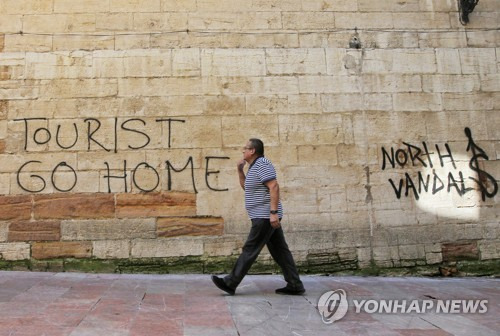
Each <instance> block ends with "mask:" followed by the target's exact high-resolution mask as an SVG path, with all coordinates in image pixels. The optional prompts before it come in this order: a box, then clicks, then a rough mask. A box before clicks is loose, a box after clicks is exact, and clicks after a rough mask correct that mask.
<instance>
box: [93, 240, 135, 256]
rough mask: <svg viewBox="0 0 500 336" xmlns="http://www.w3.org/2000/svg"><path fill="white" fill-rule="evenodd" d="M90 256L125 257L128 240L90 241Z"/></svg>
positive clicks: (128, 253)
mask: <svg viewBox="0 0 500 336" xmlns="http://www.w3.org/2000/svg"><path fill="white" fill-rule="evenodd" d="M92 246H93V247H92V256H93V257H95V258H98V259H127V258H129V257H130V240H99V241H94V242H92Z"/></svg>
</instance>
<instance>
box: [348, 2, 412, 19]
mask: <svg viewBox="0 0 500 336" xmlns="http://www.w3.org/2000/svg"><path fill="white" fill-rule="evenodd" d="M420 1H421V0H405V1H400V0H385V1H376V0H375V1H374V0H358V9H359V11H361V12H418V11H419V9H420V4H419V2H420ZM398 15H399V14H398Z"/></svg>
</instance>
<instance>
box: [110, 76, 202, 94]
mask: <svg viewBox="0 0 500 336" xmlns="http://www.w3.org/2000/svg"><path fill="white" fill-rule="evenodd" d="M118 88H119V90H118V96H120V97H136V96H138V95H140V96H143V97H161V96H178V95H190V94H192V95H199V94H201V93H202V82H201V80H200V79H199V78H189V77H186V78H183V77H179V78H120V79H119V80H118Z"/></svg>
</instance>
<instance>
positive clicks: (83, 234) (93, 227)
mask: <svg viewBox="0 0 500 336" xmlns="http://www.w3.org/2000/svg"><path fill="white" fill-rule="evenodd" d="M134 238H156V223H155V220H154V219H153V218H144V219H123V220H119V219H111V220H71V221H62V223H61V240H117V239H134Z"/></svg>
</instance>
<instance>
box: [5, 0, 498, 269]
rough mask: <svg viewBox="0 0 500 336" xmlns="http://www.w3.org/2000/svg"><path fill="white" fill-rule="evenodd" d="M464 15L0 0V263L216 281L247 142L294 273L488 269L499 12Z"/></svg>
mask: <svg viewBox="0 0 500 336" xmlns="http://www.w3.org/2000/svg"><path fill="white" fill-rule="evenodd" d="M470 20H471V21H470V23H469V24H468V25H467V26H465V27H464V26H462V25H461V23H460V21H459V15H458V8H457V1H455V0H397V1H395V0H357V1H356V0H265V1H264V0H253V1H249V0H219V1H212V0H182V1H180V0H99V1H93V0H92V1H73V0H2V1H0V268H7V269H19V268H30V269H37V270H45V269H49V270H72V269H79V270H88V271H96V270H99V271H119V272H122V271H123V272H128V271H130V272H134V271H144V272H174V271H189V272H217V271H227V268H228V267H230V265H231V263H232V262H233V261H234V258H235V256H236V255H237V254H238V253H239V249H240V248H241V246H242V244H243V241H244V239H245V235H246V233H247V232H248V228H249V221H248V219H247V217H246V213H245V211H244V207H243V193H242V191H241V189H240V188H239V184H238V179H237V174H236V168H235V164H236V161H237V160H238V159H239V158H240V157H241V147H242V146H243V145H244V144H245V142H246V140H247V139H248V138H250V137H260V138H262V139H263V140H264V142H265V144H266V155H267V156H268V157H269V158H270V159H271V160H272V161H273V162H274V163H275V166H276V168H277V170H278V177H279V182H280V185H281V193H282V199H283V203H284V207H285V212H286V216H285V218H284V221H283V224H284V228H285V230H286V234H287V238H288V240H289V245H290V247H291V249H292V250H293V253H294V256H295V257H296V259H297V262H298V264H299V265H300V267H301V270H302V271H303V272H336V271H361V272H365V271H368V272H378V271H380V270H381V269H393V270H395V269H405V270H411V271H415V272H421V273H424V272H425V273H426V274H434V273H437V272H438V270H439V269H441V271H442V273H443V274H448V273H450V272H451V273H453V272H455V271H458V272H462V273H463V274H466V273H474V274H491V273H498V265H499V262H498V261H499V258H500V240H499V234H500V225H499V222H500V211H499V206H498V200H499V198H498V197H499V196H498V179H499V177H500V163H499V162H500V161H499V160H498V159H499V157H500V142H499V140H500V132H499V130H500V127H499V126H500V113H499V101H500V98H499V97H500V95H499V93H498V91H499V90H500V72H499V70H500V63H499V62H500V49H499V33H498V22H499V7H498V1H496V0H481V1H479V4H478V5H477V7H476V8H475V10H474V12H473V13H472V14H471V15H470ZM355 28H357V31H356V30H355ZM354 38H356V39H357V40H354ZM356 42H360V48H356V46H355V44H356ZM350 43H351V45H350ZM457 268H458V270H457ZM269 270H276V267H275V265H273V263H272V262H271V260H270V257H269V255H268V254H267V253H264V254H263V255H262V256H261V257H260V259H259V262H258V263H257V265H256V266H255V268H254V271H269Z"/></svg>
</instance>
